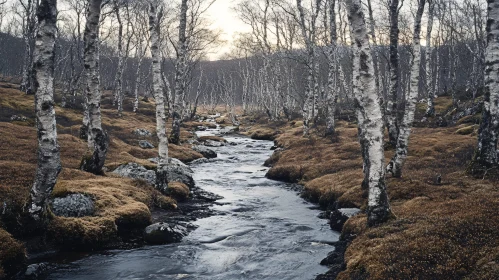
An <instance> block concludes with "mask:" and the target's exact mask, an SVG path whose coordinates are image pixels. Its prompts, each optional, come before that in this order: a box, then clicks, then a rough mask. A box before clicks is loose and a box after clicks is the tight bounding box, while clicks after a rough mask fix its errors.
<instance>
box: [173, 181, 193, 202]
mask: <svg viewBox="0 0 499 280" xmlns="http://www.w3.org/2000/svg"><path fill="white" fill-rule="evenodd" d="M168 194H169V195H170V196H171V197H173V198H175V199H176V200H177V201H185V200H187V199H188V198H189V194H190V190H189V187H188V186H186V185H185V184H184V183H180V182H171V183H168Z"/></svg>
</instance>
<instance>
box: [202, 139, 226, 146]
mask: <svg viewBox="0 0 499 280" xmlns="http://www.w3.org/2000/svg"><path fill="white" fill-rule="evenodd" d="M203 144H204V145H205V146H208V147H222V146H225V143H222V142H218V141H213V140H206V141H204V143H203Z"/></svg>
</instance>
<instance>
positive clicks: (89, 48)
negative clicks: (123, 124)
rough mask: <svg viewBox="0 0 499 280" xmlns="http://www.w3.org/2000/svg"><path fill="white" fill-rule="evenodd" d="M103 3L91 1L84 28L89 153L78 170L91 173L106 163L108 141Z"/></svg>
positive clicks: (97, 170)
mask: <svg viewBox="0 0 499 280" xmlns="http://www.w3.org/2000/svg"><path fill="white" fill-rule="evenodd" d="M101 4H102V0H90V1H89V3H88V10H87V23H86V25H85V32H84V41H85V59H84V60H85V62H84V64H85V69H86V75H87V77H86V84H87V86H86V90H85V92H86V95H87V102H88V148H89V150H90V153H91V155H90V154H87V155H85V156H84V157H83V160H82V162H81V169H82V170H85V171H87V172H91V173H94V174H101V173H102V167H104V162H105V161H106V154H107V148H108V146H109V138H108V136H107V133H106V132H105V131H104V130H103V129H102V121H101V110H100V102H101V91H100V74H99V44H100V42H99V24H100V16H101Z"/></svg>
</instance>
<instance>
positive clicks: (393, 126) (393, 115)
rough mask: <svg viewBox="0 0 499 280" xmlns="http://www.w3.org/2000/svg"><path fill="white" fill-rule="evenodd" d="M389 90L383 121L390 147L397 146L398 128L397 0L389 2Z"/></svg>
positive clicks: (398, 8) (398, 11) (398, 10)
mask: <svg viewBox="0 0 499 280" xmlns="http://www.w3.org/2000/svg"><path fill="white" fill-rule="evenodd" d="M388 8H389V10H390V90H389V94H388V98H387V102H386V111H385V119H386V126H387V128H388V139H389V141H390V143H391V144H392V146H394V147H395V146H396V145H397V138H398V134H399V127H398V116H397V107H398V102H397V98H398V92H399V80H400V79H399V73H400V67H399V51H398V45H399V13H400V8H401V7H399V0H390V2H389V6H388Z"/></svg>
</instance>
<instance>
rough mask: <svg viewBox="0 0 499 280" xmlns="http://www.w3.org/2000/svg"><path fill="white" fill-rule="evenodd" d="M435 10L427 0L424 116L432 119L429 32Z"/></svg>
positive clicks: (432, 103) (432, 91)
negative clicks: (425, 105) (425, 101)
mask: <svg viewBox="0 0 499 280" xmlns="http://www.w3.org/2000/svg"><path fill="white" fill-rule="evenodd" d="M434 10H435V0H428V26H427V29H426V84H425V85H426V86H425V88H426V95H427V97H428V100H427V104H428V106H427V108H426V114H425V115H426V116H427V117H433V116H435V104H434V102H433V101H434V99H435V91H434V88H433V86H432V81H433V72H432V65H431V53H432V48H431V32H432V30H433V16H434Z"/></svg>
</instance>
